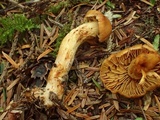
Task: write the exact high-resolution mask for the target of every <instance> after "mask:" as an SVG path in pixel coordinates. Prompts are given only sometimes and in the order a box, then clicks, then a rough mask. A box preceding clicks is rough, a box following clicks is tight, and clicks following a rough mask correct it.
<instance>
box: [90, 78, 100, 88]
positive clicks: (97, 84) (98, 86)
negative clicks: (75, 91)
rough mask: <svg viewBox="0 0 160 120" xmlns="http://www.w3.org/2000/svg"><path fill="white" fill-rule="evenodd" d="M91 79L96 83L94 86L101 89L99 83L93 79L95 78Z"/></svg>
mask: <svg viewBox="0 0 160 120" xmlns="http://www.w3.org/2000/svg"><path fill="white" fill-rule="evenodd" d="M92 81H93V82H94V84H95V85H96V87H97V88H98V89H99V90H101V89H102V88H101V85H100V84H99V83H98V82H97V81H96V80H95V79H92Z"/></svg>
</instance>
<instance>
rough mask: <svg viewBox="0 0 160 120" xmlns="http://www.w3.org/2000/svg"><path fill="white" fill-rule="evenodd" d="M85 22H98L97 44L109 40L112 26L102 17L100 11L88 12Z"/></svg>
mask: <svg viewBox="0 0 160 120" xmlns="http://www.w3.org/2000/svg"><path fill="white" fill-rule="evenodd" d="M85 20H87V21H98V27H99V34H98V38H99V42H103V41H105V40H106V39H107V38H109V36H110V34H111V32H112V25H111V22H110V21H109V19H108V18H107V17H106V16H104V15H103V14H102V13H101V12H100V11H96V10H89V11H88V12H87V13H86V15H85Z"/></svg>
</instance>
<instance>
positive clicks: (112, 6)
mask: <svg viewBox="0 0 160 120" xmlns="http://www.w3.org/2000/svg"><path fill="white" fill-rule="evenodd" d="M106 4H107V6H109V7H110V8H112V9H114V8H115V4H113V3H112V2H111V1H109V0H108V1H107V2H106Z"/></svg>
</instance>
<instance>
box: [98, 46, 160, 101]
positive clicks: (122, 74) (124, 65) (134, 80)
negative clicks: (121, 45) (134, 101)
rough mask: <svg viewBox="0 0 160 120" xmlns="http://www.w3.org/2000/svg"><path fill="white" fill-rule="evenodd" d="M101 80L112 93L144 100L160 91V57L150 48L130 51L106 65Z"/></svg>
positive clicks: (135, 47) (112, 59)
mask: <svg viewBox="0 0 160 120" xmlns="http://www.w3.org/2000/svg"><path fill="white" fill-rule="evenodd" d="M100 78H101V80H102V82H103V83H104V86H105V87H106V88H107V89H108V90H110V91H111V92H112V93H119V94H121V95H123V96H125V97H128V98H136V97H141V96H143V95H145V94H146V92H147V91H151V90H154V89H155V88H157V87H160V55H159V54H158V52H157V51H156V50H154V49H153V48H151V47H149V46H148V45H146V44H145V45H142V44H139V45H135V46H132V47H130V48H126V49H124V50H122V51H120V52H117V53H115V54H112V55H110V56H109V57H108V58H107V59H105V60H104V61H103V63H102V66H101V68H100Z"/></svg>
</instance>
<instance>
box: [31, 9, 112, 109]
mask: <svg viewBox="0 0 160 120" xmlns="http://www.w3.org/2000/svg"><path fill="white" fill-rule="evenodd" d="M85 20H86V23H84V24H82V25H80V26H79V27H77V28H75V29H73V30H71V31H70V32H69V33H68V34H67V35H66V36H65V37H64V39H63V40H62V43H61V45H60V48H59V51H58V55H57V58H56V60H55V64H54V66H53V67H52V68H51V71H50V73H49V76H48V79H47V85H46V87H45V88H34V89H32V91H31V93H32V95H33V96H34V97H35V98H37V99H40V100H41V101H42V103H43V104H44V105H45V106H47V108H49V107H51V106H52V105H54V103H53V101H51V100H50V93H54V94H55V95H56V96H57V97H58V99H62V96H63V93H64V86H63V82H64V81H65V80H66V78H67V74H68V72H69V70H70V68H71V66H72V63H73V61H74V56H75V53H76V51H77V49H78V47H79V46H80V45H81V44H82V43H83V42H85V41H91V40H92V39H93V38H94V39H95V38H97V39H98V38H99V42H103V41H104V40H106V39H107V38H108V37H109V35H110V34H111V31H112V26H111V23H110V21H109V20H108V19H107V18H106V17H105V16H104V15H103V14H102V13H101V12H99V11H96V10H90V11H88V12H87V14H86V15H85Z"/></svg>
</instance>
